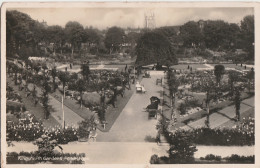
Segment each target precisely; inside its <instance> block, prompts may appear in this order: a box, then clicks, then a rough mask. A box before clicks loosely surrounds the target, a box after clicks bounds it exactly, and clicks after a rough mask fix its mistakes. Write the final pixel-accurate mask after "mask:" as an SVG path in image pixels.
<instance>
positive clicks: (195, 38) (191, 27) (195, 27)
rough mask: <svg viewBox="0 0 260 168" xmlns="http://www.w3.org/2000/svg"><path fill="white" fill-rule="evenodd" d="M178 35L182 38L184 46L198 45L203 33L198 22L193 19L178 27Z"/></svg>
mask: <svg viewBox="0 0 260 168" xmlns="http://www.w3.org/2000/svg"><path fill="white" fill-rule="evenodd" d="M180 35H181V37H182V38H183V41H184V44H183V45H184V46H186V47H192V46H198V45H199V44H200V43H201V42H202V40H203V34H202V33H201V29H200V27H199V24H198V23H197V22H194V21H189V22H187V23H185V24H184V25H183V26H181V27H180Z"/></svg>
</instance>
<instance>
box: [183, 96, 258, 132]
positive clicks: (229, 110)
mask: <svg viewBox="0 0 260 168" xmlns="http://www.w3.org/2000/svg"><path fill="white" fill-rule="evenodd" d="M254 100H255V96H253V97H251V98H248V99H245V100H243V101H242V102H241V105H240V114H243V113H246V112H248V111H249V110H250V109H252V108H254ZM235 117H236V113H235V106H234V105H231V106H228V107H225V108H223V109H222V110H220V111H218V112H216V113H214V114H211V115H210V116H209V123H210V128H216V127H219V126H221V125H222V124H225V123H226V122H228V121H230V120H235ZM205 121H206V117H203V118H201V119H199V120H196V121H194V122H190V123H188V124H187V125H186V126H183V127H181V129H186V130H187V129H192V128H196V127H203V126H205Z"/></svg>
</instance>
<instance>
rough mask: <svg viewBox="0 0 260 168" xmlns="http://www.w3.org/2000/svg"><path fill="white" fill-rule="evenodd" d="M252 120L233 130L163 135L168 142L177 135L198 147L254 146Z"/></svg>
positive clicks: (187, 131) (200, 130) (197, 129)
mask: <svg viewBox="0 0 260 168" xmlns="http://www.w3.org/2000/svg"><path fill="white" fill-rule="evenodd" d="M254 127H255V126H254V118H251V117H249V118H247V119H246V118H244V119H243V121H242V122H241V124H240V125H239V126H236V127H235V128H232V129H229V128H217V129H210V128H206V127H202V128H196V129H192V130H178V131H176V132H175V133H174V134H173V133H165V135H166V137H167V138H168V140H169V141H171V139H172V138H173V137H176V136H178V135H179V134H180V135H182V134H184V135H185V136H187V137H189V138H190V139H192V142H193V143H195V144H200V145H220V146H233V145H237V146H243V145H249V146H252V145H254V144H255V131H254V130H255V129H254Z"/></svg>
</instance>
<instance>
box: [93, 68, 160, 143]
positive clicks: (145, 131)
mask: <svg viewBox="0 0 260 168" xmlns="http://www.w3.org/2000/svg"><path fill="white" fill-rule="evenodd" d="M163 75H164V74H163V72H159V71H154V72H152V73H151V78H143V79H142V82H141V85H144V87H145V89H146V93H136V92H134V93H133V95H132V97H131V98H130V99H129V101H128V103H127V104H126V106H125V107H124V109H123V111H122V112H121V114H120V116H119V117H118V118H117V120H116V121H115V123H114V125H113V126H112V128H111V129H110V131H109V132H100V131H99V132H98V136H97V141H99V142H147V141H148V142H149V141H153V142H154V139H155V138H156V135H157V130H156V124H157V119H154V118H151V119H149V118H148V113H147V112H145V110H144V108H146V106H147V105H149V104H150V97H152V96H157V97H158V98H162V96H161V91H162V86H161V85H156V79H158V78H159V79H161V78H163ZM133 89H135V88H133Z"/></svg>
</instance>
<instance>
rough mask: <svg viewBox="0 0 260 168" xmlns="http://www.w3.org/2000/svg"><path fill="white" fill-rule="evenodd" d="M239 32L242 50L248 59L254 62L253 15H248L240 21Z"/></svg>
mask: <svg viewBox="0 0 260 168" xmlns="http://www.w3.org/2000/svg"><path fill="white" fill-rule="evenodd" d="M241 32H242V37H243V46H244V49H245V50H246V51H247V52H248V53H249V58H250V59H251V60H254V54H255V52H254V48H255V47H254V43H255V42H254V41H255V21H254V15H248V16H245V17H244V18H243V20H242V21H241Z"/></svg>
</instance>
